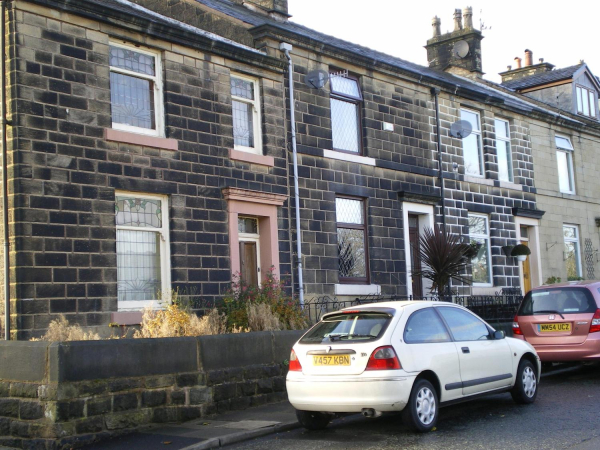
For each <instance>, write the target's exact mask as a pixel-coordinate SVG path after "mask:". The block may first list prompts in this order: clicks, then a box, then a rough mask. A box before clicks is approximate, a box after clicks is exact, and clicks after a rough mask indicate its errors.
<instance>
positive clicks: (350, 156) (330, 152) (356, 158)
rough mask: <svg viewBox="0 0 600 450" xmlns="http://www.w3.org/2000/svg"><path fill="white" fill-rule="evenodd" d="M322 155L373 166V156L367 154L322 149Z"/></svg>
mask: <svg viewBox="0 0 600 450" xmlns="http://www.w3.org/2000/svg"><path fill="white" fill-rule="evenodd" d="M323 156H324V157H325V158H330V159H338V160H340V161H347V162H355V163H358V164H364V165H366V166H375V158H369V157H367V156H360V155H353V154H351V153H343V152H336V151H335V150H323Z"/></svg>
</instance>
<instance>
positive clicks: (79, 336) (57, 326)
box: [31, 315, 102, 342]
mask: <svg viewBox="0 0 600 450" xmlns="http://www.w3.org/2000/svg"><path fill="white" fill-rule="evenodd" d="M100 339H102V338H101V337H100V336H99V335H98V334H97V333H93V332H91V331H90V332H85V331H83V329H82V328H81V327H80V326H79V325H78V324H75V325H69V321H68V320H67V319H66V318H65V316H63V315H61V316H60V317H59V318H58V319H54V320H53V321H52V322H50V325H48V331H46V334H44V335H43V336H42V337H41V338H39V339H36V338H33V339H31V340H32V341H50V342H63V341H99V340H100Z"/></svg>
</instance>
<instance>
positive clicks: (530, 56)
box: [525, 48, 533, 67]
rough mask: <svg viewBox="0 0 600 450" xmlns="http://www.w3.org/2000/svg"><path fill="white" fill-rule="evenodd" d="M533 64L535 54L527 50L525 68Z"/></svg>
mask: <svg viewBox="0 0 600 450" xmlns="http://www.w3.org/2000/svg"><path fill="white" fill-rule="evenodd" d="M532 64H533V52H532V51H531V50H529V49H527V48H526V49H525V67H529V66H531V65H532Z"/></svg>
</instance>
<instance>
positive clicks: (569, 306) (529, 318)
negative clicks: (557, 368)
mask: <svg viewBox="0 0 600 450" xmlns="http://www.w3.org/2000/svg"><path fill="white" fill-rule="evenodd" d="M512 330H513V337H515V338H517V339H524V340H526V341H527V342H529V343H530V344H531V345H532V346H533V347H534V348H535V350H536V351H537V354H538V355H539V356H540V359H541V360H542V362H560V361H584V360H600V281H574V282H570V283H562V284H553V285H551V286H540V287H537V288H535V289H532V290H531V291H530V292H528V293H527V295H525V298H524V299H523V301H522V302H521V305H520V306H519V310H518V312H517V315H516V316H515V318H514V321H513V326H512Z"/></svg>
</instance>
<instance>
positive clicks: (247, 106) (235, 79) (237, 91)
mask: <svg viewBox="0 0 600 450" xmlns="http://www.w3.org/2000/svg"><path fill="white" fill-rule="evenodd" d="M230 84H231V109H232V115H233V143H234V146H235V148H237V149H240V150H245V151H251V152H253V153H259V154H260V153H261V151H262V150H261V139H260V137H261V135H260V102H259V95H258V82H257V81H256V80H253V79H249V78H245V77H241V76H239V75H231V78H230Z"/></svg>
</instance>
